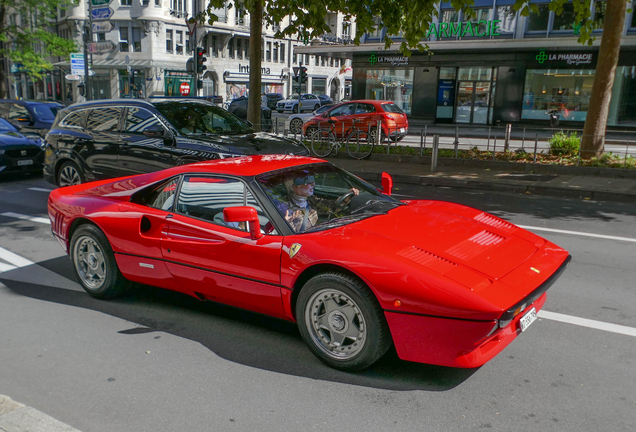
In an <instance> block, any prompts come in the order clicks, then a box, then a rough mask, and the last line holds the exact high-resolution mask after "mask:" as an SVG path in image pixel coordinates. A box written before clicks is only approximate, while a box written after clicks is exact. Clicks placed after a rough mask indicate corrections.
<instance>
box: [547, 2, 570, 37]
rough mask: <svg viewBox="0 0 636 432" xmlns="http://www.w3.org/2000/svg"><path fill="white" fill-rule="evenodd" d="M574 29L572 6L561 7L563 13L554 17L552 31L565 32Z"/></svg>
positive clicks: (567, 4)
mask: <svg viewBox="0 0 636 432" xmlns="http://www.w3.org/2000/svg"><path fill="white" fill-rule="evenodd" d="M572 29H574V5H573V4H572V3H566V4H564V5H563V13H562V14H561V15H554V24H553V25H552V30H553V31H566V30H572Z"/></svg>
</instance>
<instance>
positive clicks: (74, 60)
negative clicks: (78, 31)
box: [71, 53, 84, 75]
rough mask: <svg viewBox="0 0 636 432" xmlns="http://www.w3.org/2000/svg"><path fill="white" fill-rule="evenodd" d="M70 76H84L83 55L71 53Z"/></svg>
mask: <svg viewBox="0 0 636 432" xmlns="http://www.w3.org/2000/svg"><path fill="white" fill-rule="evenodd" d="M71 74H72V75H84V54H80V53H71Z"/></svg>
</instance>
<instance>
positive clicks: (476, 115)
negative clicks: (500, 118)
mask: <svg viewBox="0 0 636 432" xmlns="http://www.w3.org/2000/svg"><path fill="white" fill-rule="evenodd" d="M490 86H491V84H490V81H459V84H458V86H457V111H456V115H455V122H456V123H468V124H488V113H489V109H490V95H491V91H490Z"/></svg>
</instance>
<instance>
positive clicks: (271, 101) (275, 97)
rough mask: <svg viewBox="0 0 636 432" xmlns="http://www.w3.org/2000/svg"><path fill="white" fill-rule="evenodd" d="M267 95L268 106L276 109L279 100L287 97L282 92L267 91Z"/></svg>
mask: <svg viewBox="0 0 636 432" xmlns="http://www.w3.org/2000/svg"><path fill="white" fill-rule="evenodd" d="M265 96H266V97H267V107H268V108H269V109H273V110H275V109H276V105H278V102H279V101H282V100H283V99H285V98H284V97H283V95H282V94H280V93H267V94H265Z"/></svg>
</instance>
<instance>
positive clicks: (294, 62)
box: [292, 47, 298, 64]
mask: <svg viewBox="0 0 636 432" xmlns="http://www.w3.org/2000/svg"><path fill="white" fill-rule="evenodd" d="M292 49H293V47H292ZM292 63H293V64H296V63H298V53H294V54H293V55H292Z"/></svg>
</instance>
